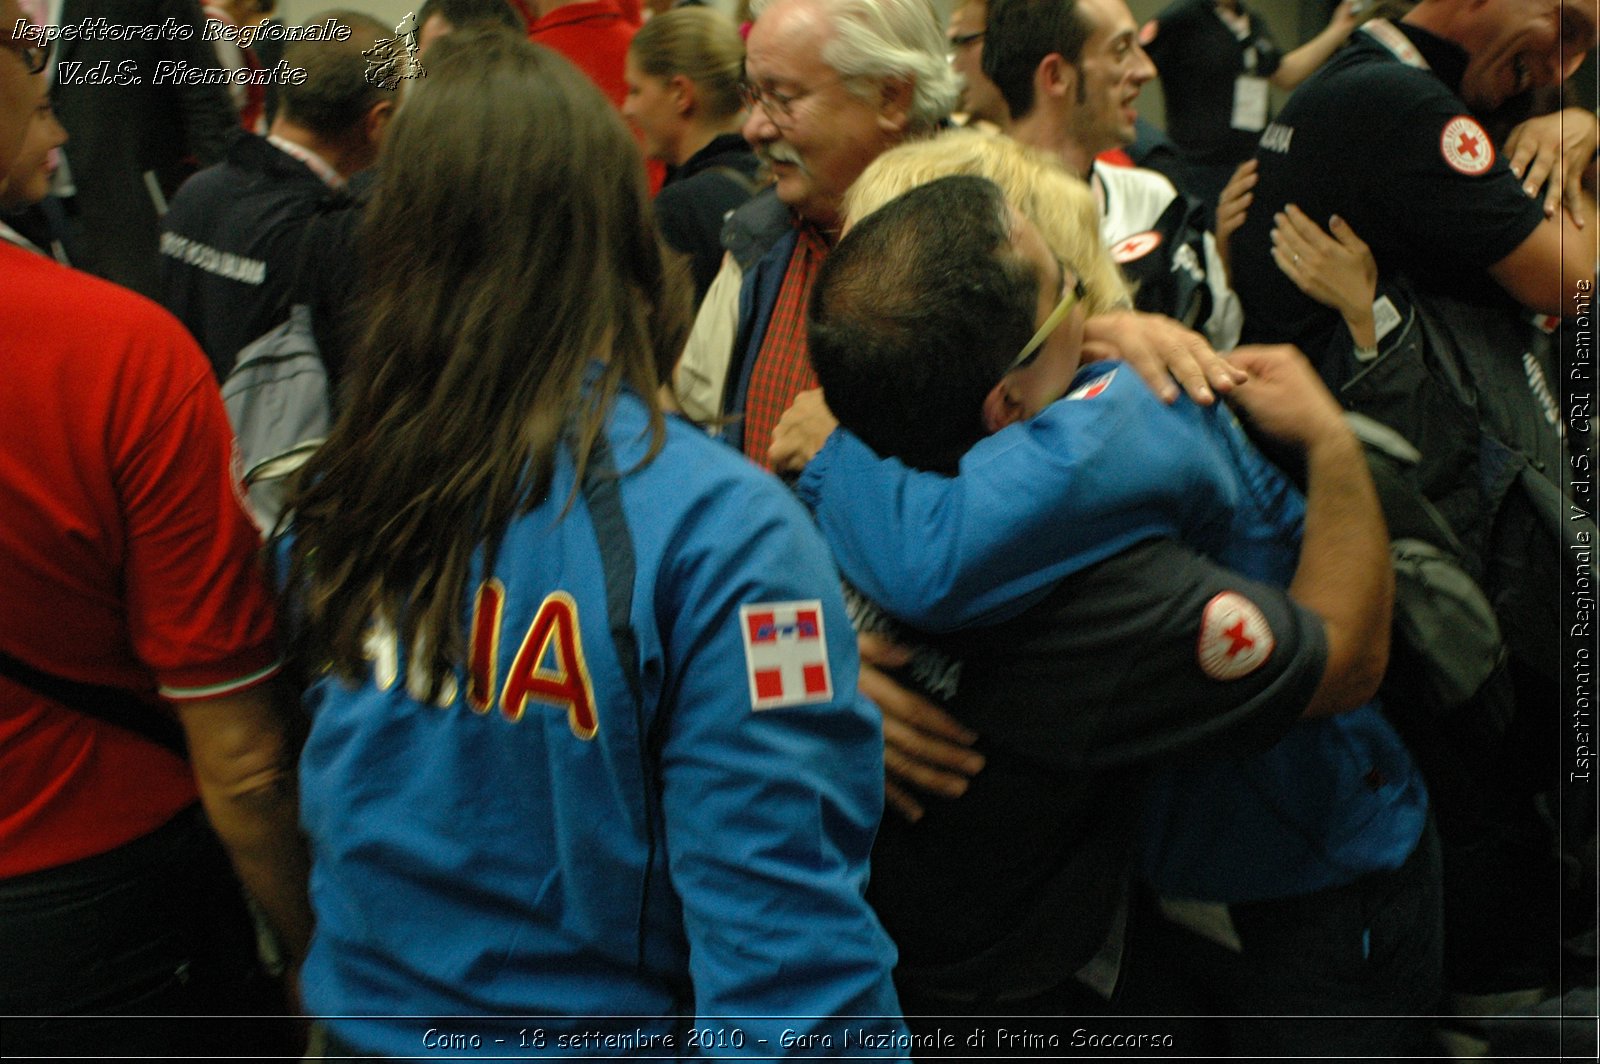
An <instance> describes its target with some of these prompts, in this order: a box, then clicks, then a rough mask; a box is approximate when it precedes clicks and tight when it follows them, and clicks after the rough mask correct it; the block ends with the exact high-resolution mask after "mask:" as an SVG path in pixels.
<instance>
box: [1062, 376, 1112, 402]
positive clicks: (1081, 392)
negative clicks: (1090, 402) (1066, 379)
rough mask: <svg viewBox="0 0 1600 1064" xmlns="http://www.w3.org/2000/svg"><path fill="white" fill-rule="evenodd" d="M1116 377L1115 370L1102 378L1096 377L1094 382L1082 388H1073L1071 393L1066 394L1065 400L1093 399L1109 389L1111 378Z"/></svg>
mask: <svg viewBox="0 0 1600 1064" xmlns="http://www.w3.org/2000/svg"><path fill="white" fill-rule="evenodd" d="M1116 375H1117V371H1116V370H1112V371H1111V372H1110V373H1107V374H1105V375H1104V376H1101V377H1096V378H1095V379H1094V380H1092V381H1090V382H1089V383H1088V384H1085V385H1083V386H1081V387H1079V388H1075V389H1073V390H1072V391H1070V392H1068V393H1067V398H1068V399H1093V398H1094V397H1095V396H1097V395H1099V394H1100V393H1101V392H1103V391H1105V390H1106V389H1107V388H1109V387H1111V381H1112V379H1113V378H1115V377H1116Z"/></svg>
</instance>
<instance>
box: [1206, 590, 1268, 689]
mask: <svg viewBox="0 0 1600 1064" xmlns="http://www.w3.org/2000/svg"><path fill="white" fill-rule="evenodd" d="M1277 645H1278V644H1277V640H1275V639H1274V638H1273V636H1272V629H1271V628H1270V627H1269V626H1268V625H1267V618H1266V617H1265V616H1264V615H1263V614H1262V612H1261V610H1260V609H1259V608H1257V606H1256V604H1255V603H1254V602H1251V601H1250V600H1249V599H1247V598H1245V597H1244V596H1243V595H1241V594H1239V593H1238V592H1237V591H1224V592H1222V593H1221V594H1219V595H1217V596H1216V597H1215V598H1213V599H1212V600H1211V601H1210V602H1208V603H1206V608H1205V612H1204V613H1202V614H1201V615H1200V641H1199V643H1198V645H1197V647H1196V656H1197V657H1198V659H1199V661H1200V671H1201V672H1204V673H1205V674H1206V675H1207V676H1209V677H1211V678H1212V679H1213V680H1237V679H1239V678H1240V677H1241V676H1248V675H1250V674H1251V673H1252V672H1255V671H1256V670H1257V669H1259V668H1260V667H1261V666H1263V665H1265V664H1266V663H1267V659H1268V658H1270V657H1271V656H1272V651H1273V648H1274V647H1276V646H1277Z"/></svg>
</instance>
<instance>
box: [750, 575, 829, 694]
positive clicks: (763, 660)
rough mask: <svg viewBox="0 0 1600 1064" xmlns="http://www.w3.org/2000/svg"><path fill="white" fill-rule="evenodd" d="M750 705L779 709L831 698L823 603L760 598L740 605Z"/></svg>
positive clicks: (817, 600) (819, 601) (815, 600)
mask: <svg viewBox="0 0 1600 1064" xmlns="http://www.w3.org/2000/svg"><path fill="white" fill-rule="evenodd" d="M739 628H740V631H741V634H742V635H743V636H744V661H745V668H746V671H747V672H748V673H749V676H750V708H752V709H778V708H780V707H782V706H802V705H806V704H808V703H811V702H828V701H831V700H832V699H833V672H832V670H831V669H830V668H829V667H828V639H827V633H826V632H824V631H823V628H822V602H821V600H819V599H811V600H809V601H806V602H761V603H752V604H751V605H748V606H741V607H740V608H739Z"/></svg>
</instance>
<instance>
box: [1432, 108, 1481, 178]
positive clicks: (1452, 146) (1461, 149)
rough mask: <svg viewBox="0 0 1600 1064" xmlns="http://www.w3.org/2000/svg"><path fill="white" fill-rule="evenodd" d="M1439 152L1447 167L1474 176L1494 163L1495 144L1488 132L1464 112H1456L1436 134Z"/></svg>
mask: <svg viewBox="0 0 1600 1064" xmlns="http://www.w3.org/2000/svg"><path fill="white" fill-rule="evenodd" d="M1439 153H1440V154H1441V155H1443V156H1444V161H1445V162H1446V163H1448V164H1449V165H1450V169H1452V170H1454V171H1455V172H1456V173H1458V174H1466V175H1467V176H1468V177H1477V176H1478V175H1479V174H1481V173H1483V172H1484V171H1486V170H1488V169H1489V167H1491V166H1493V165H1494V144H1493V143H1492V142H1491V141H1490V140H1489V134H1487V133H1485V132H1484V131H1483V127H1482V126H1480V125H1478V123H1477V122H1475V121H1473V120H1472V119H1471V118H1469V117H1467V116H1466V115H1457V116H1456V117H1455V118H1452V119H1451V120H1450V121H1448V122H1446V123H1445V125H1444V132H1443V133H1441V134H1440V135H1439Z"/></svg>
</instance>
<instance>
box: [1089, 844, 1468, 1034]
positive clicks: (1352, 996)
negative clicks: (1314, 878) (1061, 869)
mask: <svg viewBox="0 0 1600 1064" xmlns="http://www.w3.org/2000/svg"><path fill="white" fill-rule="evenodd" d="M1440 895H1441V887H1440V862H1439V841H1438V834H1437V832H1436V831H1435V829H1434V827H1433V825H1432V822H1431V821H1430V823H1429V825H1428V827H1427V829H1426V830H1425V831H1424V832H1423V835H1422V838H1421V840H1420V841H1419V842H1418V843H1417V848H1416V850H1415V851H1413V853H1412V854H1411V856H1410V857H1409V858H1407V859H1406V861H1405V863H1404V864H1402V865H1401V866H1400V867H1399V868H1396V869H1393V870H1389V871H1382V872H1373V873H1369V874H1368V875H1365V876H1362V877H1361V878H1360V879H1357V880H1355V881H1354V882H1352V883H1349V884H1347V885H1345V886H1342V887H1335V888H1331V889H1329V890H1322V891H1318V892H1316V893H1314V894H1308V895H1305V896H1302V897H1296V898H1285V899H1280V900H1274V901H1265V902H1249V903H1243V904H1235V905H1231V906H1229V913H1230V915H1231V917H1232V921H1233V928H1234V930H1235V931H1236V932H1237V934H1238V939H1239V943H1240V944H1241V946H1242V948H1241V949H1239V950H1233V949H1229V948H1227V947H1225V946H1223V945H1220V944H1218V943H1217V942H1215V941H1212V940H1211V939H1209V938H1206V937H1203V936H1201V935H1199V934H1196V933H1195V932H1193V931H1191V930H1189V929H1188V928H1185V927H1181V926H1179V925H1178V924H1175V923H1173V922H1171V921H1170V920H1168V919H1166V918H1165V917H1163V916H1162V915H1161V913H1160V912H1159V911H1157V910H1156V908H1155V906H1154V905H1153V904H1150V903H1148V902H1147V903H1146V905H1145V906H1144V907H1143V909H1142V911H1141V912H1140V913H1138V916H1140V917H1141V919H1139V920H1137V921H1136V926H1135V929H1134V931H1133V936H1134V944H1135V948H1133V949H1131V950H1130V951H1129V957H1130V964H1129V965H1128V967H1127V968H1126V969H1125V972H1124V983H1123V985H1122V987H1121V988H1120V991H1119V995H1118V997H1119V1001H1118V1005H1119V1010H1120V1011H1123V1012H1125V1013H1132V1014H1147V1015H1165V1016H1175V1015H1176V1016H1187V1017H1190V1020H1189V1021H1187V1024H1186V1025H1185V1024H1183V1023H1181V1022H1180V1024H1179V1027H1180V1029H1181V1028H1183V1027H1185V1026H1186V1027H1187V1029H1183V1030H1182V1032H1181V1035H1180V1038H1181V1040H1182V1041H1183V1042H1185V1043H1186V1044H1188V1045H1190V1046H1194V1047H1197V1048H1198V1047H1200V1046H1201V1045H1204V1044H1205V1043H1207V1042H1209V1043H1210V1046H1209V1049H1210V1050H1211V1051H1213V1052H1217V1053H1225V1054H1228V1055H1244V1056H1262V1057H1295V1056H1311V1057H1318V1058H1322V1059H1338V1058H1343V1057H1357V1056H1360V1057H1370V1058H1379V1059H1382V1058H1387V1057H1398V1056H1410V1055H1435V1054H1437V1053H1438V1050H1437V1048H1436V1046H1435V1044H1434V1042H1433V1038H1432V1028H1433V1020H1432V1017H1434V1016H1437V1015H1438V1013H1439V1009H1440V1005H1441V1002H1440V998H1441V995H1442V993H1443V985H1444V928H1443V916H1442V911H1441V901H1440Z"/></svg>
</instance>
